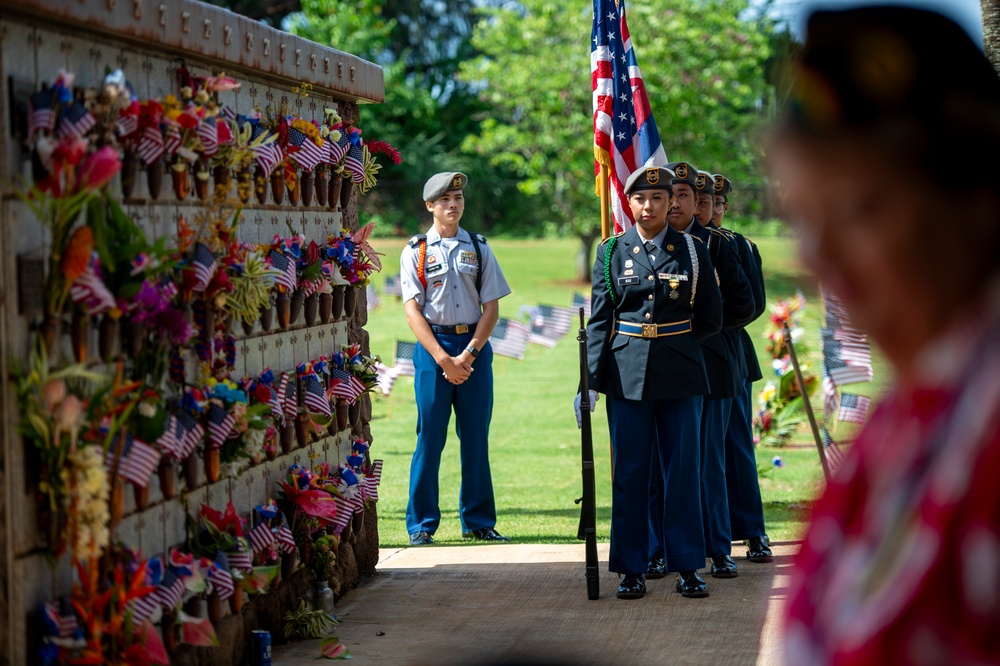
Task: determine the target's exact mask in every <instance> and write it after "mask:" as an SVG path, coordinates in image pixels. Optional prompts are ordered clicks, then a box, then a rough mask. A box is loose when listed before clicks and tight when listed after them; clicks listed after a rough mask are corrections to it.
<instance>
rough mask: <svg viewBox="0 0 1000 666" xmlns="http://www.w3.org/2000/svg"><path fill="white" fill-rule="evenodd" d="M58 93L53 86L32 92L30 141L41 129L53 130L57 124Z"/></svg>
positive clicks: (29, 105) (29, 123) (29, 107)
mask: <svg viewBox="0 0 1000 666" xmlns="http://www.w3.org/2000/svg"><path fill="white" fill-rule="evenodd" d="M55 103H56V94H55V92H54V91H53V90H52V89H51V88H46V89H45V90H39V91H38V92H36V93H32V94H31V97H29V98H28V141H32V140H33V139H34V138H35V134H36V133H37V132H38V131H39V130H42V131H45V132H51V131H52V127H53V126H54V125H55V124H56V112H55V108H54V107H55Z"/></svg>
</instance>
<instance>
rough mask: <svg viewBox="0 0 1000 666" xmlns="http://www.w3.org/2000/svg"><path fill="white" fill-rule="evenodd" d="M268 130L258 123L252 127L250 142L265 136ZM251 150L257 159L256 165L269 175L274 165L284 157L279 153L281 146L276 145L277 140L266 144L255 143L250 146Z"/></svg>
mask: <svg viewBox="0 0 1000 666" xmlns="http://www.w3.org/2000/svg"><path fill="white" fill-rule="evenodd" d="M268 135H269V132H268V131H267V129H265V128H263V127H261V126H260V125H258V126H256V127H254V128H253V134H252V135H251V137H250V138H251V142H253V141H256V140H257V139H260V138H265V139H266V138H267V137H268ZM250 150H251V152H253V154H254V157H255V158H256V160H257V166H259V167H260V169H261V171H263V172H264V173H265V174H268V175H270V173H271V172H272V171H274V167H276V166H278V164H280V163H281V160H283V159H285V156H284V155H283V154H282V153H281V147H280V146H278V142H277V141H272V142H271V143H268V144H267V145H262V144H259V143H258V144H256V145H251V146H250Z"/></svg>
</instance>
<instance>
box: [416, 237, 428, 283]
mask: <svg viewBox="0 0 1000 666" xmlns="http://www.w3.org/2000/svg"><path fill="white" fill-rule="evenodd" d="M426 263H427V241H426V240H421V241H420V243H419V244H418V245H417V279H418V280H420V284H421V285H423V287H424V291H427V275H426V274H425V273H424V267H425V265H426Z"/></svg>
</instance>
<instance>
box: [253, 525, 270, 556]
mask: <svg viewBox="0 0 1000 666" xmlns="http://www.w3.org/2000/svg"><path fill="white" fill-rule="evenodd" d="M273 543H274V532H272V531H271V528H270V527H269V526H268V524H267V523H258V524H257V526H256V527H255V528H253V529H252V530H250V544H251V545H252V546H253V552H254V555H256V554H258V553H261V552H263V551H265V550H266V549H268V548H270V547H271V544H273Z"/></svg>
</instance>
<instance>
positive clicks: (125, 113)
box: [115, 109, 139, 138]
mask: <svg viewBox="0 0 1000 666" xmlns="http://www.w3.org/2000/svg"><path fill="white" fill-rule="evenodd" d="M138 130H139V114H137V113H133V112H132V111H131V109H122V111H121V113H120V114H119V115H118V122H117V123H116V125H115V133H116V134H118V136H119V137H121V138H125V137H127V136H130V135H132V134H134V133H135V132H137V131H138Z"/></svg>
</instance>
